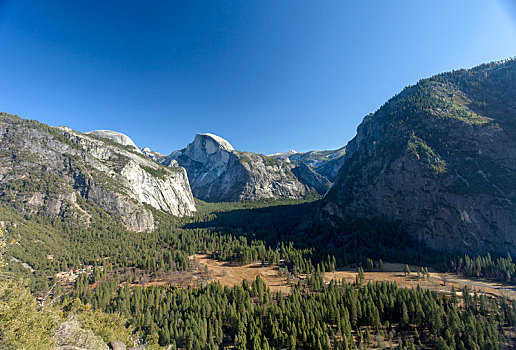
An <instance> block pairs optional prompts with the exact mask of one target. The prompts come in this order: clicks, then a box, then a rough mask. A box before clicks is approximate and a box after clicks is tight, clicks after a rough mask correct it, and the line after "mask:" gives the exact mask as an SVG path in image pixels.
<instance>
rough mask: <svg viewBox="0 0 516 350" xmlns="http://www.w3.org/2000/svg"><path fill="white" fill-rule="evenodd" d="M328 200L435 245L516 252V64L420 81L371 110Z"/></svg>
mask: <svg viewBox="0 0 516 350" xmlns="http://www.w3.org/2000/svg"><path fill="white" fill-rule="evenodd" d="M346 152H347V153H346V156H345V159H344V162H343V165H342V168H341V170H340V173H339V178H338V180H337V182H336V183H335V185H334V186H333V187H332V189H331V190H330V191H329V193H328V195H327V196H326V197H325V199H324V201H323V206H322V214H325V217H326V218H329V219H330V221H331V222H333V223H334V225H338V223H339V222H342V221H343V220H344V221H346V220H349V219H352V218H369V219H375V218H382V219H387V220H389V221H393V222H399V223H401V224H402V225H403V227H404V228H406V230H407V231H408V232H409V233H412V234H413V235H414V236H416V237H417V238H419V239H421V240H423V241H425V242H426V243H427V244H428V245H429V246H431V247H434V248H437V249H441V250H447V251H463V252H469V253H486V252H500V253H504V252H510V253H511V254H515V253H516V62H515V61H514V60H511V61H507V62H504V63H499V64H489V65H483V66H480V67H477V68H474V69H472V70H468V71H465V70H462V71H457V72H453V73H446V74H441V75H439V76H436V77H433V78H430V79H426V80H422V81H421V82H420V83H418V84H417V85H416V86H412V87H410V88H407V89H406V90H404V91H403V92H402V93H400V94H399V95H398V96H395V97H394V98H392V99H391V100H390V101H389V102H387V103H386V104H385V105H384V106H383V107H382V108H380V109H379V110H378V111H377V112H376V113H375V114H374V115H369V116H367V117H366V118H365V119H364V121H363V122H362V124H361V125H360V126H359V127H358V131H357V135H356V137H355V138H354V139H353V140H352V141H350V142H349V144H348V146H347V151H346Z"/></svg>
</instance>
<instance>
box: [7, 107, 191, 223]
mask: <svg viewBox="0 0 516 350" xmlns="http://www.w3.org/2000/svg"><path fill="white" fill-rule="evenodd" d="M97 136H98V135H97ZM104 139H105V138H103V137H100V138H98V137H93V136H91V135H89V134H82V133H79V132H75V131H73V130H71V129H69V128H62V127H61V128H51V127H48V126H46V125H44V124H40V123H38V122H35V121H27V120H23V119H20V118H18V117H14V116H9V115H6V114H3V115H1V116H0V164H1V166H0V188H1V189H2V191H3V193H4V199H6V198H11V199H12V201H11V202H10V205H13V206H14V207H16V208H17V209H18V210H20V211H22V212H38V211H44V212H47V213H49V214H51V215H59V216H62V217H64V218H67V219H69V220H70V221H71V222H73V223H79V224H84V225H88V224H89V223H90V220H91V215H90V213H88V211H87V210H86V209H84V208H83V206H82V205H81V203H82V201H83V200H84V199H87V200H91V201H93V202H94V203H96V204H97V205H99V206H100V207H101V208H103V209H105V210H106V211H108V212H109V213H111V214H113V215H114V217H116V218H119V219H120V220H121V221H122V222H123V223H124V225H125V226H126V227H127V228H128V229H129V230H133V231H148V230H152V229H153V228H154V218H153V215H152V212H151V211H150V210H149V209H147V208H145V206H144V205H143V204H144V203H145V204H148V205H150V206H152V207H154V208H156V209H159V210H163V211H165V212H168V213H170V214H173V215H176V216H184V215H190V214H192V213H193V212H194V211H195V205H194V199H193V196H192V193H191V190H190V186H189V183H188V178H187V175H186V172H185V170H184V169H183V168H180V167H177V166H173V167H169V168H167V167H164V166H162V165H159V164H156V163H155V162H153V161H152V160H150V159H148V158H147V157H145V156H144V155H143V154H140V153H139V152H138V151H137V150H136V149H135V150H133V147H132V145H131V144H130V143H128V141H127V140H125V141H123V142H125V143H126V144H125V146H130V148H129V149H127V148H126V147H124V145H118V143H113V142H108V141H104Z"/></svg>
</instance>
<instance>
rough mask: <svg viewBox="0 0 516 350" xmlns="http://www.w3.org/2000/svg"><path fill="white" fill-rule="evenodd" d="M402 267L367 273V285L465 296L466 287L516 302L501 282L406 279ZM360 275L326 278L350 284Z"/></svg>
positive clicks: (515, 290) (432, 275)
mask: <svg viewBox="0 0 516 350" xmlns="http://www.w3.org/2000/svg"><path fill="white" fill-rule="evenodd" d="M404 266H405V265H402V264H390V263H386V264H384V269H383V270H382V271H366V272H365V273H364V275H365V281H364V283H368V282H377V281H385V282H396V283H397V284H398V285H399V286H400V287H405V288H417V286H418V285H419V286H420V287H421V288H423V289H430V290H433V291H437V292H440V293H450V292H451V289H452V286H453V287H455V290H456V291H457V292H461V291H462V289H463V288H464V286H468V289H469V290H471V291H477V292H478V293H482V294H486V295H488V296H496V297H502V296H504V297H506V298H507V299H510V300H516V287H515V286H513V285H509V284H503V283H499V282H491V281H486V280H475V279H470V278H465V277H462V276H459V275H456V274H452V273H438V272H435V271H429V277H428V278H427V277H424V278H422V277H418V275H417V273H416V272H411V274H410V276H405V274H404V272H403V270H404ZM410 270H411V271H417V270H419V267H417V266H410ZM356 275H357V271H356V270H345V271H335V272H327V273H325V275H324V280H325V282H329V281H330V280H332V279H335V280H342V279H343V278H345V279H346V280H347V281H348V282H351V281H355V277H356Z"/></svg>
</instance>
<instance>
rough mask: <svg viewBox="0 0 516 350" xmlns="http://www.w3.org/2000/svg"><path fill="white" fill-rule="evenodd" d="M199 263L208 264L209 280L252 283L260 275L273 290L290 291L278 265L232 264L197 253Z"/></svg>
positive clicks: (237, 283) (228, 282)
mask: <svg viewBox="0 0 516 350" xmlns="http://www.w3.org/2000/svg"><path fill="white" fill-rule="evenodd" d="M195 259H196V261H197V262H198V264H199V265H203V266H207V267H208V270H209V273H208V282H213V281H218V282H220V284H222V285H224V286H234V285H241V284H242V282H243V281H244V279H247V280H248V281H249V282H250V283H251V282H252V281H253V280H254V279H255V278H256V276H260V277H261V278H262V279H263V280H264V282H265V283H267V285H268V286H269V288H270V290H271V292H277V291H281V292H283V293H290V286H289V285H288V284H287V280H286V278H284V277H283V276H281V275H280V273H279V268H278V266H272V265H266V266H262V265H261V264H257V263H253V264H248V265H243V266H238V265H230V264H229V263H227V262H224V261H217V260H213V259H211V258H210V257H209V256H208V255H204V254H203V255H201V254H198V255H195Z"/></svg>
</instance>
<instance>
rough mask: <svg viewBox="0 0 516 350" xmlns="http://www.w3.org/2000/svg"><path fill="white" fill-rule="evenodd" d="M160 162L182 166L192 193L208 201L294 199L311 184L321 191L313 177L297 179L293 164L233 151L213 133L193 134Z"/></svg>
mask: <svg viewBox="0 0 516 350" xmlns="http://www.w3.org/2000/svg"><path fill="white" fill-rule="evenodd" d="M164 164H166V165H169V166H177V164H178V165H180V166H182V167H184V168H185V169H186V171H187V174H188V179H189V181H190V185H191V187H192V192H193V194H194V196H195V197H196V198H199V199H202V200H204V201H208V202H225V201H228V202H235V201H246V200H259V199H262V198H292V199H295V198H303V197H305V196H306V195H308V194H310V193H311V192H313V191H314V190H313V189H314V188H319V189H320V190H321V191H325V189H324V190H323V189H322V187H321V185H320V183H319V182H318V181H320V180H319V179H317V178H316V177H308V176H306V177H305V179H306V181H307V182H305V183H303V182H302V181H300V179H298V178H297V177H296V175H295V174H294V173H293V171H292V169H293V168H295V166H294V165H292V164H290V163H288V162H285V161H282V160H279V159H275V158H271V157H267V156H265V155H262V154H256V153H251V152H239V151H236V150H235V149H234V148H233V146H232V145H231V144H230V143H229V142H228V141H226V140H224V139H223V138H221V137H219V136H216V135H213V134H197V135H196V136H195V139H194V141H193V142H192V143H190V144H189V145H188V146H187V147H186V148H185V149H182V150H179V151H175V152H173V153H172V154H171V155H170V156H169V157H167V159H166V160H165V162H164ZM311 180H315V182H314V183H311V182H309V181H311ZM323 193H324V192H323Z"/></svg>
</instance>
